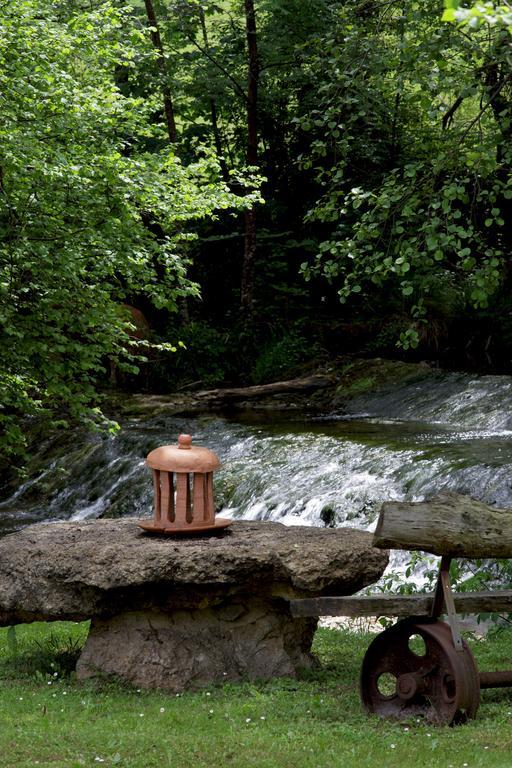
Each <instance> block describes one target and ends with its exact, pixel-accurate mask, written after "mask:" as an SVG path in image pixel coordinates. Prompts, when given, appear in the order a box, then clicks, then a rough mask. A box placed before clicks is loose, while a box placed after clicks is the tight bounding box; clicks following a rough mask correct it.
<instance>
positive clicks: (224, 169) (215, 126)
mask: <svg viewBox="0 0 512 768" xmlns="http://www.w3.org/2000/svg"><path fill="white" fill-rule="evenodd" d="M199 20H200V24H201V31H202V33H203V42H204V47H205V50H206V51H209V49H210V41H209V39H208V30H207V28H206V18H205V15H204V10H203V8H202V7H199ZM210 116H211V120H212V132H213V140H214V142H215V151H216V152H217V158H218V160H219V165H220V170H221V173H222V178H223V179H224V181H225V183H226V184H228V182H229V171H228V166H227V165H226V159H225V157H224V152H223V149H222V139H221V135H220V129H219V120H218V115H217V102H216V101H215V99H214V98H213V97H210Z"/></svg>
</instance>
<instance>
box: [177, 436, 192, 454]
mask: <svg viewBox="0 0 512 768" xmlns="http://www.w3.org/2000/svg"><path fill="white" fill-rule="evenodd" d="M191 447H192V435H180V436H179V437H178V448H181V449H182V450H183V451H189V450H190V449H191Z"/></svg>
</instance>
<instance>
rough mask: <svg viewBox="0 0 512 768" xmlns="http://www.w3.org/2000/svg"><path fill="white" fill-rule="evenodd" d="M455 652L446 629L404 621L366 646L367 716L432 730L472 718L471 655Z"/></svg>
mask: <svg viewBox="0 0 512 768" xmlns="http://www.w3.org/2000/svg"><path fill="white" fill-rule="evenodd" d="M463 646H464V647H463V650H462V651H456V650H455V648H454V645H453V640H452V634H451V630H450V627H449V626H448V624H445V623H444V622H442V621H438V620H435V619H428V618H423V617H421V618H420V619H416V620H415V619H405V620H404V621H399V622H398V623H397V624H395V626H393V627H391V628H390V629H387V630H385V631H384V632H382V633H381V634H380V635H378V636H377V637H376V638H375V640H374V641H373V642H372V643H371V645H370V647H369V648H368V651H367V652H366V655H365V657H364V660H363V666H362V669H361V681H360V686H361V688H360V690H361V699H362V702H363V706H364V707H365V709H366V710H367V712H370V713H374V714H376V715H380V716H381V717H389V718H396V719H399V720H403V719H409V718H411V717H421V718H424V719H425V720H426V721H427V722H431V723H433V724H436V725H450V724H452V723H460V722H465V721H466V720H467V719H468V718H473V717H475V715H476V712H477V709H478V705H479V703H480V684H479V676H478V671H477V668H476V664H475V661H474V659H473V654H472V653H471V651H470V650H469V648H468V646H467V644H466V643H465V642H463Z"/></svg>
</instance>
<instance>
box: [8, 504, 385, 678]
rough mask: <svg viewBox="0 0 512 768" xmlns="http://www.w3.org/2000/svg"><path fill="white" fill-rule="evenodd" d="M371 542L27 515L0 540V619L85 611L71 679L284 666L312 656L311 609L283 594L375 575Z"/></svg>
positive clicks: (314, 592)
mask: <svg viewBox="0 0 512 768" xmlns="http://www.w3.org/2000/svg"><path fill="white" fill-rule="evenodd" d="M371 540H372V537H371V534H369V533H365V532H362V531H355V530H352V529H348V528H339V529H326V528H308V527H302V526H293V527H290V526H283V525H280V524H279V523H272V522H246V521H235V522H234V523H233V525H232V526H231V527H230V528H228V529H226V530H225V531H224V532H222V533H220V534H216V535H214V536H204V535H202V536H194V537H192V536H190V537H186V538H184V537H179V538H170V537H163V536H152V535H148V534H146V533H143V532H142V531H141V530H140V529H139V528H138V527H137V520H134V519H122V520H94V521H86V522H61V523H50V524H40V525H32V526H29V527H27V528H25V529H23V530H22V531H19V532H17V533H14V534H10V535H9V536H6V537H4V538H3V539H0V626H8V625H13V624H20V623H27V622H32V621H57V620H61V621H63V620H64V621H65V620H71V621H83V620H87V619H90V620H91V628H90V632H89V636H88V639H87V642H86V645H85V647H84V649H83V651H82V654H81V657H80V659H79V661H78V665H77V675H78V678H79V679H85V678H89V677H97V676H110V675H116V676H119V677H121V678H124V679H126V680H128V681H130V682H131V683H133V684H135V685H139V686H142V687H158V688H164V689H168V690H172V691H181V690H183V689H184V688H190V687H200V686H202V685H206V684H209V683H212V682H225V681H227V680H240V679H257V678H270V677H274V676H283V675H285V676H294V675H296V673H297V671H298V670H299V669H300V668H304V667H309V666H312V665H313V664H314V663H315V659H314V657H313V655H312V653H311V643H312V639H313V634H314V631H315V628H316V624H317V619H316V618H314V617H298V618H297V617H293V616H292V614H291V612H290V603H289V601H290V600H293V599H300V598H312V597H320V596H328V595H351V594H354V593H355V592H357V591H358V590H360V589H362V588H363V587H365V586H367V585H369V584H371V583H373V582H375V581H376V580H377V579H379V577H380V576H381V575H382V573H383V571H384V569H385V567H386V565H387V562H388V553H387V552H385V551H381V550H378V549H375V548H373V547H372V544H371Z"/></svg>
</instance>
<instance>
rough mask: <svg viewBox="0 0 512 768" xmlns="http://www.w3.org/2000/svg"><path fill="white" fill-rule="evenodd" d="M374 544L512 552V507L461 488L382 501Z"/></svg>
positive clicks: (441, 551) (473, 554)
mask: <svg viewBox="0 0 512 768" xmlns="http://www.w3.org/2000/svg"><path fill="white" fill-rule="evenodd" d="M373 545H374V546H375V547H379V548H381V549H390V548H391V549H405V550H422V551H424V552H432V553H433V554H435V555H451V556H452V557H470V558H481V557H484V558H485V557H512V509H497V508H495V507H489V506H488V505H487V504H483V503H482V502H481V501H477V500H476V499H472V498H471V497H470V496H461V495H459V494H456V493H445V494H443V495H441V496H437V497H436V498H434V499H431V500H430V501H420V502H399V501H388V502H385V503H384V504H383V505H382V508H381V512H380V516H379V521H378V523H377V528H376V530H375V533H374V536H373Z"/></svg>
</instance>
